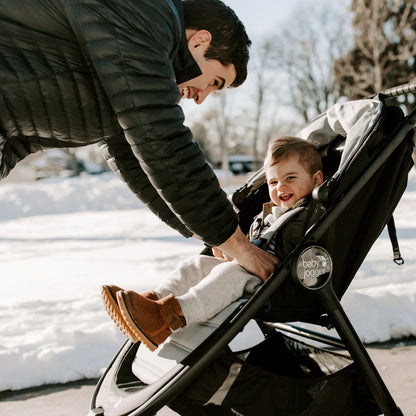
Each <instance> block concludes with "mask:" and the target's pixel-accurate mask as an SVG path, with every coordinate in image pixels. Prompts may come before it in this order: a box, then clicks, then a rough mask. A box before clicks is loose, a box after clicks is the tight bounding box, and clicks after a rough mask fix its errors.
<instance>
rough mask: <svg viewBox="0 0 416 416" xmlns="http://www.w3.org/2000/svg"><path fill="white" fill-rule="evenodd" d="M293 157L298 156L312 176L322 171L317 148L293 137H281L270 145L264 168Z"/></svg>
mask: <svg viewBox="0 0 416 416" xmlns="http://www.w3.org/2000/svg"><path fill="white" fill-rule="evenodd" d="M293 156H297V157H298V160H299V163H300V164H301V165H302V166H303V167H304V168H305V170H306V171H308V172H309V173H310V174H312V175H313V174H314V173H316V172H318V171H319V170H322V159H321V155H320V154H319V152H318V149H317V148H316V146H315V145H314V144H312V143H311V142H308V141H307V140H303V139H300V138H299V137H291V136H285V137H280V138H279V139H275V140H273V141H272V142H271V143H270V144H269V148H268V151H267V155H266V159H265V161H264V167H266V168H267V167H269V166H273V165H275V164H276V163H279V162H281V161H282V160H286V159H288V158H289V157H293Z"/></svg>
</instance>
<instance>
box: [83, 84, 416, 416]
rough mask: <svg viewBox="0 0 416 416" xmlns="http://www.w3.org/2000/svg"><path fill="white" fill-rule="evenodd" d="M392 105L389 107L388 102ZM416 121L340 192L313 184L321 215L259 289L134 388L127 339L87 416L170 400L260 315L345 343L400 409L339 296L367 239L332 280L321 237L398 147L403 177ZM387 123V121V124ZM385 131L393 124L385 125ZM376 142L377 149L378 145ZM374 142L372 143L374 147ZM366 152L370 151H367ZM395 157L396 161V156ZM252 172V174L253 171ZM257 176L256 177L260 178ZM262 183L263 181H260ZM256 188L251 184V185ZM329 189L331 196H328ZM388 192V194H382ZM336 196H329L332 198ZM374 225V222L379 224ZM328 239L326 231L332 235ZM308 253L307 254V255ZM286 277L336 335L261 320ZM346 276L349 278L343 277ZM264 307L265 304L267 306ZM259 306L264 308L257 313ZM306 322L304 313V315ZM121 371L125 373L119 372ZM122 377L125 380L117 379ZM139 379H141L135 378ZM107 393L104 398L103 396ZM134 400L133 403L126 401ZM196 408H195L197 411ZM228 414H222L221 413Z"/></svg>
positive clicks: (405, 123)
mask: <svg viewBox="0 0 416 416" xmlns="http://www.w3.org/2000/svg"><path fill="white" fill-rule="evenodd" d="M414 91H416V84H409V85H405V86H400V87H396V88H394V89H390V90H388V91H385V92H384V94H380V95H379V98H380V99H381V100H382V101H384V100H385V99H388V98H389V97H393V96H397V95H401V94H404V93H410V92H414ZM394 108H395V107H394ZM415 125H416V109H414V110H413V111H412V112H411V113H410V114H409V115H407V116H404V117H400V121H399V125H398V126H395V128H394V129H393V130H394V131H393V132H391V133H390V134H391V135H392V137H391V139H389V141H388V142H387V143H385V141H384V143H383V144H382V145H380V144H379V143H378V144H376V146H375V147H376V148H377V150H376V151H377V152H378V154H377V156H376V157H374V158H373V159H372V161H371V163H370V164H369V165H368V166H365V168H363V170H362V172H360V173H359V175H358V177H357V178H353V179H352V181H353V183H351V184H349V185H348V186H347V189H346V190H345V192H342V194H341V195H339V194H337V192H336V191H334V190H336V189H337V187H338V185H339V183H338V181H337V178H335V180H333V179H332V178H331V179H330V180H327V181H325V182H324V184H323V186H322V187H321V188H319V190H318V191H317V193H316V194H314V197H315V198H317V199H318V200H320V201H321V202H322V204H323V205H324V206H328V210H327V214H326V215H323V216H322V217H321V219H320V220H319V221H318V222H317V223H316V224H315V225H314V226H312V227H311V229H310V230H308V232H307V233H306V234H305V236H304V237H303V239H302V240H301V241H300V243H299V244H298V246H297V247H296V248H295V249H294V250H293V251H292V252H291V253H290V254H289V255H287V256H286V257H285V258H284V259H283V260H282V261H281V263H280V265H279V267H278V269H277V270H276V271H275V273H274V274H273V275H272V276H271V277H270V278H269V279H268V280H267V281H266V282H265V283H264V284H263V285H262V286H261V287H260V288H259V290H258V291H257V292H256V293H255V294H254V295H253V296H252V297H251V298H250V299H248V300H247V301H246V302H244V303H241V304H240V305H239V306H238V307H237V308H236V309H235V311H234V312H233V313H232V314H231V315H230V316H229V317H228V318H226V319H225V321H224V322H223V323H222V324H221V325H220V326H219V327H218V328H217V329H216V330H215V331H214V332H213V333H212V334H211V335H210V336H209V337H208V338H207V339H206V340H205V341H203V342H202V343H201V344H200V345H198V346H197V347H196V348H195V349H194V350H193V351H192V352H190V353H189V355H187V356H186V357H185V358H184V359H183V360H181V361H180V362H178V363H177V364H176V366H175V367H174V368H173V369H172V370H170V371H169V372H168V373H166V374H165V375H163V376H162V377H160V378H159V379H158V380H157V381H155V382H154V383H151V384H149V385H148V386H140V388H137V383H134V382H131V380H132V378H131V377H130V373H129V369H126V368H125V363H131V361H132V358H131V357H133V356H134V355H135V354H136V351H137V349H138V345H137V344H132V343H130V342H126V344H124V346H123V347H122V349H121V350H120V352H119V353H118V355H117V356H116V357H115V358H114V359H113V362H112V363H111V364H110V365H109V367H108V369H107V370H106V372H105V373H104V374H103V375H102V377H101V379H100V380H99V382H98V384H97V387H96V390H95V392H94V395H93V397H92V401H91V410H90V413H89V415H90V416H92V415H108V416H115V415H117V416H138V415H154V414H155V413H156V412H157V411H158V410H159V409H160V408H162V407H163V406H165V405H166V404H168V403H170V402H171V401H172V400H173V399H175V398H176V397H178V396H180V394H181V393H182V392H183V391H184V390H185V389H186V388H187V387H188V386H189V385H190V384H191V383H192V381H193V380H195V379H196V378H197V377H198V375H199V374H200V373H201V372H202V370H204V369H205V368H206V367H207V366H208V365H209V363H210V362H212V360H214V359H215V358H216V357H218V355H219V354H220V353H221V351H223V350H224V349H225V348H227V345H228V344H229V343H230V341H231V340H233V338H234V337H236V335H237V334H238V333H239V332H240V331H241V330H242V328H244V326H245V325H246V324H247V322H248V321H250V319H252V318H253V317H254V318H255V319H259V320H260V321H261V322H262V325H264V326H266V327H271V328H275V329H278V330H280V331H285V332H289V333H293V334H296V335H300V336H302V337H306V338H309V339H312V340H314V339H316V340H318V341H322V342H325V343H327V344H328V345H332V346H334V347H342V348H344V349H346V350H347V351H348V352H349V354H350V356H351V358H352V359H353V361H354V362H355V363H356V365H357V367H358V369H359V371H360V373H361V375H362V377H363V378H364V380H365V382H366V384H367V386H368V388H369V390H370V391H371V393H372V396H373V397H374V399H375V401H376V403H377V405H378V408H379V409H380V411H381V412H382V413H383V414H384V415H387V416H396V415H397V416H399V415H403V413H402V412H401V410H400V408H399V407H398V406H397V405H396V403H395V401H394V399H393V397H392V396H391V394H390V392H389V390H388V389H387V387H386V385H385V383H384V381H383V380H382V378H381V376H380V374H379V373H378V371H377V368H376V367H375V365H374V363H373V361H372V360H371V358H370V356H369V354H368V352H367V350H366V348H365V346H364V345H363V343H362V342H361V340H360V338H359V336H358V335H357V333H356V331H355V329H354V327H353V325H352V324H351V322H350V320H349V319H348V317H347V315H346V313H345V311H344V309H343V308H342V306H341V304H340V300H339V299H340V298H341V296H342V295H343V293H344V292H345V290H346V289H347V287H348V285H349V283H350V281H351V280H352V278H353V277H354V275H355V271H356V270H357V269H358V267H359V265H360V264H361V262H362V261H363V258H364V257H365V256H366V254H367V252H368V250H369V248H371V245H372V243H369V247H367V246H365V245H364V246H365V247H366V250H367V252H366V253H364V254H363V255H362V256H361V257H362V258H360V259H359V260H358V264H356V265H353V266H352V267H351V269H352V270H351V271H349V273H350V274H352V276H350V279H349V281H347V282H346V284H345V282H344V283H342V284H341V285H340V284H339V282H338V281H337V282H335V283H336V284H335V287H334V284H333V270H335V271H336V266H337V265H336V264H333V260H332V256H331V253H330V251H331V250H330V248H328V247H325V243H326V241H327V240H328V233H330V232H331V229H332V227H333V226H334V224H335V222H336V221H337V220H338V218H339V217H340V215H342V213H343V212H345V210H346V209H347V208H348V207H349V206H350V204H351V203H352V201H353V200H354V199H355V198H357V195H359V194H360V192H362V191H363V189H364V188H365V186H366V185H367V184H368V183H369V181H370V180H371V179H372V178H374V176H375V175H377V173H378V172H379V171H380V168H381V167H382V166H386V165H385V164H386V163H388V161H389V159H390V157H391V156H392V155H393V154H394V153H395V152H396V153H399V156H398V158H399V162H397V163H398V164H399V165H400V166H401V169H403V171H402V172H401V173H400V175H401V176H403V174H404V173H406V178H407V172H408V171H409V170H410V168H411V166H412V162H411V158H410V155H411V152H412V145H413V127H414V126H415ZM390 127H391V126H389V128H390ZM390 130H392V129H391V128H390ZM380 149H381V150H380ZM373 151H374V149H372V150H371V152H373ZM371 152H370V153H371ZM400 160H402V161H401V162H400ZM255 176H256V175H255ZM257 181H258V178H257V177H254V178H253V181H252V184H253V183H255V182H257ZM260 182H261V180H260ZM406 183H407V182H406V180H405V179H404V180H402V181H401V182H400V183H398V185H397V188H398V189H396V190H395V192H396V194H395V195H394V197H393V199H394V201H393V202H392V206H391V207H389V208H388V209H387V213H386V214H385V217H386V218H385V219H382V220H380V221H381V222H380V224H379V225H378V228H377V230H376V231H374V233H375V238H373V240H372V241H373V242H374V241H375V240H376V238H377V236H378V235H379V233H380V232H381V230H382V229H383V228H384V226H385V225H386V224H387V221H388V220H389V219H390V218H391V216H392V212H393V210H394V208H395V206H396V204H397V202H398V201H399V199H400V196H401V195H402V193H403V192H404V189H405V187H406ZM252 184H251V185H250V184H248V186H247V184H246V186H245V187H244V189H242V190H240V194H239V195H237V200H238V197H239V196H240V197H241V194H244V199H246V198H247V196H246V194H247V193H248V194H250V193H251V195H254V194H255V193H256V192H259V190H260V187H259V186H257V185H256V186H253V185H252ZM263 186H264V185H263ZM255 188H257V189H255ZM334 195H335V196H334ZM386 198H388V197H386ZM334 199H336V201H334ZM380 227H381V228H380ZM331 238H333V236H332V237H331ZM308 256H309V257H308ZM311 256H320V258H322V259H324V262H323V263H322V264H324V266H325V267H324V270H323V271H322V267H321V272H320V273H319V274H313V278H310V279H309V278H307V277H306V278H305V276H306V274H305V273H304V274H302V267H303V265H304V264H305V262H304V261H303V260H305V258H306V259H310V258H311ZM288 279H292V281H293V282H295V285H296V286H297V288H298V289H299V293H303V294H304V296H306V297H310V296H312V297H316V298H317V299H319V304H320V308H319V309H320V312H319V313H317V314H316V316H315V314H314V313H315V311H314V312H313V313H311V319H310V320H309V322H311V323H318V324H320V325H323V326H327V327H334V328H335V329H336V331H337V333H338V335H339V337H340V340H338V339H335V338H333V337H331V336H328V335H326V334H321V333H319V332H315V331H311V330H309V329H305V328H299V327H296V326H294V325H292V324H284V323H280V322H294V321H295V320H303V319H294V320H290V321H289V320H284V321H277V322H276V321H275V320H274V319H271V320H270V321H269V320H268V319H267V318H268V317H270V316H271V317H273V314H272V313H270V312H267V310H266V311H265V306H264V305H268V304H270V299H271V297H272V295H273V294H274V293H277V291H278V289H279V288H280V287H281V286H282V284H283V283H284V282H285V281H287V280H288ZM347 280H348V279H347ZM266 309H267V308H266ZM264 311H265V312H264ZM304 321H305V322H308V321H307V320H304ZM125 375H126V377H124V376H125ZM124 379H125V380H126V381H127V383H124V382H123V380H124ZM139 384H140V383H139ZM107 399H108V403H105V401H106V400H107ZM122 400H131V401H132V406H131V407H132V409H131V410H129V411H123V412H124V413H117V410H116V409H115V407H114V406H113V405H114V404H115V403H119V402H120V401H122ZM133 403H134V405H133ZM201 414H202V413H201ZM227 414H228V413H227Z"/></svg>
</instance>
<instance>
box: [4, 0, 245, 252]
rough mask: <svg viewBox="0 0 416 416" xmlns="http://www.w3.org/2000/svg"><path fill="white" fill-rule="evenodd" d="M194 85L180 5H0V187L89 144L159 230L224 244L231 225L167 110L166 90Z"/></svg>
mask: <svg viewBox="0 0 416 416" xmlns="http://www.w3.org/2000/svg"><path fill="white" fill-rule="evenodd" d="M198 75H200V70H199V68H198V66H197V65H196V63H195V61H194V60H193V59H192V56H191V55H190V53H189V50H188V47H187V42H186V37H185V30H184V26H183V14H182V3H181V0H36V1H34V0H13V1H10V0H0V163H1V164H0V175H1V177H4V176H6V175H7V174H8V172H9V171H10V170H11V169H12V168H13V167H14V166H15V164H16V163H17V162H18V161H19V160H21V159H23V158H24V157H25V156H27V155H28V154H29V153H33V152H36V151H39V150H42V149H46V148H52V147H75V146H83V145H87V144H91V143H99V145H100V146H101V147H102V149H103V151H104V154H105V157H106V159H107V160H108V162H109V164H110V166H111V168H112V169H113V170H114V171H115V172H116V173H117V174H118V175H119V176H120V177H121V178H122V179H123V180H124V181H125V182H126V183H127V184H128V185H129V187H130V188H131V189H132V191H133V192H134V193H135V194H136V195H137V196H138V197H139V198H140V199H141V200H143V201H144V202H145V203H146V204H147V205H148V206H149V208H150V209H151V210H152V211H153V212H155V213H156V214H157V215H158V216H159V217H160V218H161V219H163V220H164V221H165V222H166V223H168V224H169V225H170V226H172V227H174V228H176V229H177V230H179V231H180V232H181V233H182V234H184V235H186V236H190V235H191V234H192V233H194V234H196V235H199V236H200V237H202V238H203V240H204V241H205V242H206V243H208V244H213V245H218V244H220V243H222V242H224V241H225V240H226V239H227V238H228V237H229V236H230V235H231V234H232V233H233V232H234V231H235V229H236V226H237V218H236V215H235V213H234V211H233V209H232V207H231V205H230V203H229V202H228V201H227V198H226V195H225V193H224V192H222V191H221V190H220V187H219V185H218V181H217V179H216V177H215V175H214V174H213V172H212V170H211V169H210V167H209V166H208V165H207V164H206V162H205V159H204V157H203V154H202V153H201V150H200V149H199V148H198V146H197V145H196V144H195V143H194V142H193V141H192V134H191V132H190V130H189V129H188V128H187V127H185V126H184V125H183V113H182V110H181V108H180V106H179V105H178V102H179V100H180V93H179V91H178V88H177V86H176V83H182V82H184V81H186V80H188V79H191V78H194V77H196V76H198ZM184 224H185V225H186V226H185V225H184Z"/></svg>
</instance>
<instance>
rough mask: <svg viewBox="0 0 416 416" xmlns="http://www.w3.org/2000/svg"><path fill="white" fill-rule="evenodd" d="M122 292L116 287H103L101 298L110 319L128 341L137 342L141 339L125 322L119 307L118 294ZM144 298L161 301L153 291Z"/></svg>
mask: <svg viewBox="0 0 416 416" xmlns="http://www.w3.org/2000/svg"><path fill="white" fill-rule="evenodd" d="M120 290H121V291H122V290H123V289H122V288H121V287H118V286H116V285H103V286H101V297H102V299H103V302H104V306H105V309H106V310H107V313H108V314H109V315H110V318H111V319H112V320H113V321H114V323H115V324H116V325H117V326H118V328H119V329H120V330H121V331H122V332H123V334H124V335H126V337H127V338H128V339H130V340H131V341H133V342H137V341H138V340H139V339H138V338H137V337H136V336H135V335H134V334H133V332H132V331H131V330H130V328H129V326H128V325H126V323H125V322H124V320H123V316H122V315H121V312H120V308H119V307H118V303H117V292H119V291H120ZM142 296H143V297H145V298H147V299H151V300H158V299H159V298H158V296H157V295H156V293H155V292H153V291H150V292H145V293H142Z"/></svg>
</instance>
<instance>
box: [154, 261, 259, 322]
mask: <svg viewBox="0 0 416 416" xmlns="http://www.w3.org/2000/svg"><path fill="white" fill-rule="evenodd" d="M261 283H262V280H261V279H260V278H258V277H257V276H254V275H252V274H250V273H248V272H247V271H245V270H244V269H243V268H242V267H241V266H239V265H238V264H237V263H236V262H234V261H225V260H222V259H218V258H216V257H211V256H202V255H200V256H197V257H192V258H189V259H187V260H185V261H183V262H182V263H180V264H179V266H178V268H177V269H176V270H175V271H174V272H173V274H172V275H171V276H170V277H169V278H167V279H165V280H163V281H162V282H161V283H160V284H159V286H158V287H157V288H156V289H155V292H156V293H157V294H158V296H159V297H165V296H167V295H169V294H173V295H174V296H175V298H176V299H177V300H178V302H179V305H180V306H181V308H182V312H183V314H184V316H185V319H186V324H187V325H190V324H192V323H195V322H202V321H206V320H208V319H210V318H212V317H213V316H214V315H216V314H217V313H219V312H221V311H222V310H223V309H224V308H225V307H226V306H228V305H229V304H230V303H232V302H234V301H235V300H237V299H239V298H240V297H241V296H242V295H243V293H244V292H246V293H254V292H255V290H256V289H257V288H258V287H259V286H260V285H261Z"/></svg>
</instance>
